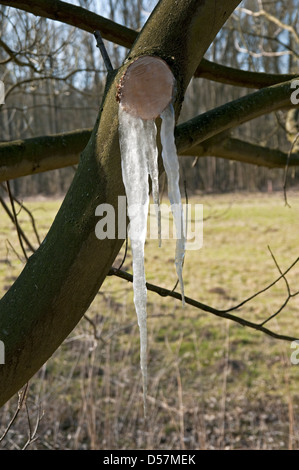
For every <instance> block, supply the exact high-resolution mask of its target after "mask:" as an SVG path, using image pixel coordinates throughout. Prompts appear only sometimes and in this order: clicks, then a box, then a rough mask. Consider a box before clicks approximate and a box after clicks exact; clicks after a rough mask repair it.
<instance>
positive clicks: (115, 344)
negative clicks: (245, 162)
mask: <svg viewBox="0 0 299 470" xmlns="http://www.w3.org/2000/svg"><path fill="white" fill-rule="evenodd" d="M60 202H61V201H35V202H34V201H28V202H27V203H26V207H28V208H29V209H30V210H31V211H32V214H33V215H34V217H35V219H36V223H37V226H38V230H39V233H40V235H41V238H42V237H43V236H44V235H45V234H46V232H47V230H48V228H49V226H50V224H51V222H52V220H53V218H54V217H55V214H56V212H57V210H58V208H59V205H60ZM189 202H191V203H193V204H194V203H201V204H203V206H204V218H205V221H204V244H203V247H202V249H201V250H198V251H188V252H187V253H186V259H185V265H184V280H185V287H186V295H187V296H189V297H193V298H195V299H197V300H199V301H201V302H203V303H205V304H208V305H211V306H213V307H216V308H218V309H226V308H230V307H232V306H234V305H237V304H238V303H239V302H240V301H242V300H243V299H245V298H247V297H249V296H251V295H252V294H254V293H255V292H257V291H258V290H260V289H262V288H264V287H265V286H267V285H268V284H270V283H271V282H272V281H273V280H274V279H276V278H277V277H278V276H279V272H278V269H277V267H276V266H275V263H274V261H273V259H272V257H271V255H270V252H269V250H268V246H270V248H271V250H272V251H273V253H274V255H275V258H276V260H277V262H278V264H279V267H280V269H282V270H285V269H287V267H288V266H289V265H290V264H291V263H292V262H293V261H294V260H295V259H296V258H297V257H298V248H297V246H298V233H299V211H298V209H299V198H298V197H297V195H296V194H291V195H290V196H289V203H290V205H291V207H290V208H289V207H286V206H285V205H284V201H283V197H282V195H281V194H270V195H253V194H245V195H238V194H233V195H232V194H229V195H217V196H200V197H197V198H195V197H193V198H191V201H189ZM0 220H1V221H0V287H1V290H2V292H3V293H4V292H5V290H7V289H8V288H9V286H10V285H11V283H12V282H13V280H14V279H15V278H16V276H17V275H18V274H19V272H20V271H21V269H22V267H23V263H22V261H21V260H20V259H22V253H21V250H20V247H19V245H18V240H17V236H16V233H15V230H14V229H13V227H12V224H11V222H10V221H9V220H8V218H7V217H6V215H4V214H1V219H0ZM19 221H20V224H21V226H22V228H23V230H24V231H25V232H26V233H27V234H28V236H30V240H31V241H32V243H34V244H35V246H37V243H36V240H35V239H34V235H33V233H32V227H31V224H30V220H29V219H28V216H27V215H26V213H25V212H24V211H23V210H22V211H21V212H20V213H19ZM8 241H9V242H8ZM174 252H175V242H174V240H163V244H162V248H158V243H157V240H148V241H147V243H146V272H147V279H148V281H149V282H151V283H154V284H158V285H161V286H163V287H166V288H168V289H172V288H173V286H174V285H175V282H176V273H175V268H174V263H173V261H174ZM122 253H123V250H122ZM122 253H120V254H119V256H118V258H117V260H116V262H115V265H116V266H118V265H119V263H120V261H121V259H122ZM131 266H132V258H131V253H130V251H129V253H128V255H127V258H126V261H125V264H124V267H125V269H127V270H128V271H130V272H131ZM298 274H299V266H295V267H294V268H293V270H292V271H291V272H290V273H289V274H288V280H289V283H290V286H291V290H292V292H295V291H296V290H298V281H297V279H298ZM285 298H286V285H285V282H284V280H281V281H279V282H278V283H277V284H276V285H275V286H274V287H273V288H271V290H269V291H267V292H265V293H264V294H262V295H260V296H258V297H256V298H255V299H253V300H252V301H251V302H249V303H247V304H246V305H245V306H244V307H243V308H242V309H239V310H237V311H236V312H234V313H235V314H237V315H239V316H241V317H242V318H246V319H248V320H250V321H262V320H264V319H266V318H268V317H269V316H270V315H271V314H272V313H273V312H275V311H276V310H277V309H278V308H279V307H280V306H281V304H282V303H283V301H284V299H285ZM298 310H299V296H298V297H294V298H293V299H292V300H291V301H290V303H289V304H288V305H287V306H286V308H285V309H284V310H283V311H282V312H281V313H280V314H279V316H277V317H276V318H275V319H273V320H272V321H271V322H269V323H268V325H267V326H268V327H269V328H271V329H272V330H273V331H276V332H279V333H283V334H289V335H294V336H296V335H297V336H299V316H298ZM87 314H88V316H89V317H90V318H91V319H92V320H93V321H94V323H95V324H96V326H97V331H98V336H99V339H97V340H96V339H95V338H94V334H93V333H94V332H93V328H92V326H91V325H90V323H88V322H87V320H86V319H84V318H83V319H82V320H81V322H80V323H79V325H78V326H77V327H76V329H75V330H74V331H73V332H72V334H71V335H70V336H69V337H68V338H67V339H66V341H65V342H64V344H63V345H62V346H61V347H60V348H59V350H58V351H56V353H55V354H54V355H53V357H52V358H51V359H50V360H49V361H48V362H47V364H46V365H45V366H44V367H43V368H42V369H41V371H39V373H38V374H36V376H35V377H34V378H33V379H32V380H31V382H30V389H29V395H28V400H27V402H28V408H29V415H30V419H31V421H32V425H34V424H35V422H36V419H37V412H38V409H41V410H42V411H43V412H44V416H43V418H42V420H41V421H40V423H39V426H38V436H39V438H38V439H37V440H36V441H35V442H34V443H32V444H31V448H33V449H44V448H50V449H105V448H106V449H113V448H115V449H122V448H123V449H125V448H127V449H132V448H154V449H183V448H186V449H199V448H206V449H221V448H226V449H245V448H249V449H256V448H257V449H264V448H265V449H287V448H291V447H292V448H296V449H298V448H299V440H298V431H299V416H298V410H299V392H298V380H299V365H298V366H296V365H292V364H291V362H290V355H291V353H292V352H293V350H292V349H291V348H290V344H289V343H286V342H282V341H278V340H275V339H273V338H270V337H268V336H266V335H264V334H262V333H261V332H257V331H254V330H249V329H248V328H244V327H242V326H240V325H238V324H236V323H233V322H229V321H227V320H224V319H220V318H218V317H215V316H213V315H211V314H208V313H205V312H202V311H200V310H198V309H195V308H193V307H190V306H186V307H185V308H182V306H181V304H180V303H179V302H178V301H177V300H175V299H172V298H165V297H159V296H158V295H157V294H154V293H152V292H149V293H148V341H149V354H148V367H149V418H148V421H147V422H144V418H143V410H142V390H141V374H140V369H139V332H138V327H137V323H136V318H135V315H136V314H135V310H134V306H133V293H132V285H131V284H130V283H128V282H126V281H122V280H120V279H119V278H116V277H107V279H106V280H105V282H104V284H103V286H102V288H101V291H100V292H99V294H98V295H97V296H96V298H95V300H94V302H93V303H92V305H91V307H90V309H89V311H88V312H87ZM16 403H17V397H14V398H13V399H12V400H11V401H10V402H9V403H8V404H7V405H5V407H3V409H2V410H1V412H0V429H2V430H4V429H5V427H6V425H7V423H8V422H9V419H10V417H11V416H12V414H13V413H14V410H15V407H16ZM182 423H183V425H182ZM27 434H28V422H27V416H26V413H25V411H23V412H21V413H20V415H19V417H18V420H17V421H16V422H15V423H14V425H13V426H12V428H11V429H10V431H9V433H8V435H7V437H6V438H5V439H4V440H3V441H2V443H1V444H0V445H1V446H2V448H6V449H10V448H14V447H16V448H18V447H22V446H23V445H24V443H25V442H26V440H27Z"/></svg>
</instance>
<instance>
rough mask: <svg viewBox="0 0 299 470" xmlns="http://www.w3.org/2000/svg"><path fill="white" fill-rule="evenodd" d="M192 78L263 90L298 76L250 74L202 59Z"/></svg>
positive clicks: (290, 74)
mask: <svg viewBox="0 0 299 470" xmlns="http://www.w3.org/2000/svg"><path fill="white" fill-rule="evenodd" d="M194 77H196V78H206V79H208V80H213V81H215V82H220V83H226V84H227V85H234V86H240V87H246V88H265V87H269V86H272V85H276V84H277V83H282V82H286V81H289V80H293V79H295V78H298V74H295V73H293V74H292V73H289V74H287V73H286V74H279V73H273V74H272V73H263V72H250V71H246V70H240V69H235V68H233V67H227V66H225V65H220V64H216V63H215V62H210V61H209V60H206V59H203V60H202V61H201V63H200V64H199V66H198V68H197V69H196V71H195V74H194Z"/></svg>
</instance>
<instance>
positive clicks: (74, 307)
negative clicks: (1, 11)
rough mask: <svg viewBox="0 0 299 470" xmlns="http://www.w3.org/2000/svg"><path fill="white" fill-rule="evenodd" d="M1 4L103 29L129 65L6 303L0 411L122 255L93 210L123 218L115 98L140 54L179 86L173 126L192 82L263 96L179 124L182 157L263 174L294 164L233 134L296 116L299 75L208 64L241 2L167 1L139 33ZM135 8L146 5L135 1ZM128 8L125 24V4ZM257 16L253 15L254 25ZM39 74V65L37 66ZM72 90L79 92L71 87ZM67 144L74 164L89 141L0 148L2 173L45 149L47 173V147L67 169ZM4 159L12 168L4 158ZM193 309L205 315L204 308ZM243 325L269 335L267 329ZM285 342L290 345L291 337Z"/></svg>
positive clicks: (42, 0) (110, 84) (1, 326)
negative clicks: (103, 234)
mask: <svg viewBox="0 0 299 470" xmlns="http://www.w3.org/2000/svg"><path fill="white" fill-rule="evenodd" d="M0 3H1V4H2V5H10V6H14V7H15V8H19V9H22V10H25V11H27V12H31V13H34V14H35V15H39V16H41V17H43V18H48V19H56V20H57V19H58V20H59V21H61V22H62V23H66V24H68V25H71V26H74V27H78V28H81V29H82V30H84V31H87V32H89V33H91V32H93V30H94V29H100V30H101V32H102V35H103V37H104V38H106V39H108V40H112V41H113V42H115V43H117V44H119V45H121V46H125V47H127V48H131V49H130V50H129V52H128V55H127V57H126V61H125V62H124V63H123V64H122V65H121V66H120V67H119V68H118V69H115V70H114V71H112V72H110V73H109V74H108V77H107V83H106V87H105V91H104V96H103V100H102V103H101V105H100V110H99V114H98V116H97V119H96V122H95V125H94V128H93V130H92V131H86V132H87V134H88V136H87V134H86V133H85V134H84V136H85V138H87V137H89V135H90V138H89V141H88V143H87V146H86V147H85V148H84V150H83V153H82V158H81V159H80V163H79V167H78V170H77V172H76V174H75V177H74V180H73V182H72V185H71V187H70V189H69V191H68V193H67V195H66V197H65V199H64V202H63V204H62V207H61V209H60V210H59V212H58V214H57V216H56V219H55V221H54V223H53V225H52V227H51V229H50V231H49V233H48V235H47V236H46V238H45V240H44V241H43V243H42V244H41V246H40V248H39V249H38V250H37V251H36V252H35V253H34V255H32V256H31V257H30V258H29V260H28V262H27V264H26V266H25V268H24V270H23V272H22V273H21V275H20V276H19V278H18V279H17V280H16V282H15V283H14V284H13V286H12V287H11V289H10V290H9V291H8V292H7V293H6V295H5V296H4V297H3V299H2V300H1V303H0V309H1V316H0V332H1V335H2V336H1V338H3V341H4V342H5V348H6V365H5V367H2V368H1V369H0V379H1V380H0V404H3V403H5V401H7V400H8V399H9V398H10V397H11V396H12V395H13V394H14V393H15V392H16V391H17V390H19V389H20V387H21V386H22V385H23V384H24V383H26V382H27V381H28V379H29V378H30V377H31V376H32V375H33V374H34V373H35V372H36V371H37V370H38V369H39V368H40V367H41V366H42V364H43V363H44V362H45V361H46V360H47V359H48V358H49V357H50V356H51V355H52V353H53V352H54V351H55V350H56V349H57V348H58V347H59V345H60V344H61V343H62V341H63V340H64V339H65V337H66V336H67V335H68V334H69V332H70V331H71V330H72V329H73V328H74V326H75V325H76V324H77V322H78V321H79V320H80V318H81V317H82V316H83V315H84V313H85V311H86V309H87V308H88V306H89V305H90V303H91V302H92V300H93V298H94V296H95V295H96V293H97V291H98V289H99V288H100V286H101V284H102V283H103V281H104V279H105V277H106V276H107V274H108V273H109V272H110V269H111V265H112V263H113V261H114V259H115V257H116V255H117V254H118V252H119V250H120V248H121V245H122V240H117V239H116V240H110V239H105V240H103V241H101V242H99V240H98V239H97V238H96V236H95V233H94V213H95V208H96V206H98V205H99V204H101V203H109V204H112V205H113V206H114V207H115V208H116V211H117V198H118V196H119V195H121V194H124V188H123V185H122V178H121V165H120V153H119V144H118V123H117V109H118V108H117V106H118V105H117V102H116V99H115V90H116V86H117V85H118V84H119V81H120V78H121V77H122V75H123V74H124V72H125V71H126V69H127V67H128V65H129V64H130V63H131V62H132V61H133V60H135V59H137V58H138V57H140V56H142V55H154V56H158V57H161V58H163V59H164V60H165V61H166V62H167V63H168V65H169V67H170V68H171V70H172V72H173V74H174V76H175V78H176V81H177V93H176V100H175V112H176V117H177V119H178V117H179V114H180V111H181V107H182V103H183V100H184V96H185V93H186V89H187V87H188V84H189V83H190V80H191V79H192V77H193V76H195V77H205V78H209V79H211V80H216V81H221V82H224V83H226V84H234V85H238V86H247V87H250V88H262V89H261V90H258V91H255V92H253V93H249V94H246V95H245V96H242V97H239V98H236V99H234V100H232V101H231V102H228V103H225V104H222V105H221V106H218V107H216V108H214V109H211V110H209V111H207V112H205V113H203V114H200V115H197V116H195V117H194V118H192V119H190V120H188V121H187V122H184V123H182V124H180V125H178V126H177V128H176V144H177V148H178V151H179V153H180V154H181V155H193V156H200V155H210V154H213V155H216V156H220V157H222V158H227V159H236V160H237V159H242V161H246V162H249V163H254V164H258V165H267V166H284V165H285V164H286V162H287V160H288V158H287V157H288V156H287V154H286V153H284V152H281V151H277V152H273V151H272V150H271V149H269V148H267V147H263V146H261V145H257V144H256V145H253V144H252V143H249V142H246V141H245V140H240V139H233V138H232V137H231V136H230V135H229V134H228V131H230V130H231V129H233V128H235V127H237V126H239V125H241V124H243V123H246V122H248V121H251V120H252V119H255V118H258V117H260V116H263V115H265V114H267V113H270V112H275V111H278V110H280V109H284V108H290V107H292V103H291V102H290V95H291V84H292V79H293V78H295V77H296V74H288V75H281V74H279V73H276V74H268V73H262V74H261V73H258V72H255V71H249V72H246V71H242V72H240V71H239V70H237V69H234V68H231V67H225V66H222V65H219V64H215V63H213V62H209V61H207V60H204V59H203V56H204V54H205V52H206V51H207V49H208V48H209V46H210V45H211V43H212V42H213V40H214V38H215V36H216V35H217V33H218V31H219V30H220V28H221V27H222V26H223V24H224V23H225V21H226V20H227V19H228V18H229V17H230V15H231V14H232V13H233V11H234V10H235V8H236V7H237V6H238V4H239V3H240V2H239V0H225V1H223V2H219V3H217V6H216V4H215V3H214V2H205V1H202V0H186V1H184V2H179V3H177V5H176V8H175V9H174V8H173V2H172V1H171V0H161V1H160V2H159V3H158V5H157V7H156V8H155V10H154V11H153V13H152V14H151V16H150V18H149V20H148V21H147V23H146V25H145V26H144V27H143V28H142V30H141V31H140V33H139V34H138V33H137V32H136V31H134V30H131V29H128V28H127V27H123V26H121V25H118V24H116V23H114V22H113V21H108V20H106V19H104V18H103V17H101V16H99V15H97V14H95V13H92V12H90V11H88V10H86V9H84V8H83V7H76V6H74V5H70V4H67V3H64V2H60V1H57V2H55V4H53V2H51V1H49V0H39V1H37V0H33V1H24V0H23V1H18V0H12V1H9V2H8V1H7V2H6V1H0ZM85 3H86V2H82V5H83V4H84V6H85ZM138 5H139V6H140V5H141V2H137V6H138ZM123 8H124V10H123V12H124V15H126V10H125V8H126V2H125V1H124V2H123ZM137 11H138V10H137ZM252 17H253V15H252V14H250V15H249V18H252ZM136 18H137V19H136ZM136 18H135V20H134V21H135V22H134V25H135V26H136V27H138V24H139V22H140V17H138V15H137V17H136ZM270 20H271V18H270ZM278 26H279V25H278ZM292 31H293V30H292ZM134 41H135V42H134ZM8 47H9V46H8ZM8 47H7V48H6V53H7V54H8V56H9V58H11V60H13V57H12V56H15V54H14V53H9V50H8ZM88 47H90V44H88ZM249 50H250V49H249V48H248V51H249ZM49 53H50V51H49ZM215 57H216V56H215ZM9 60H10V59H9ZM22 60H27V62H28V67H30V65H29V63H31V62H32V61H30V56H28V57H24V58H22ZM46 63H47V62H45V64H46ZM48 64H50V62H48ZM41 65H43V64H39V66H41ZM76 65H77V64H76ZM34 67H35V65H34ZM30 68H32V67H30ZM50 68H51V73H50V74H49V75H47V79H49V80H54V79H56V80H57V79H58V80H61V81H62V82H65V81H66V80H67V79H69V78H71V76H73V75H74V73H75V72H76V71H77V70H78V68H75V70H74V73H72V72H69V74H66V75H63V76H60V77H59V78H57V75H56V74H55V75H53V70H54V71H56V69H57V66H55V64H54V62H53V61H52V62H51V64H50ZM34 77H35V76H34ZM43 79H44V77H43ZM34 80H37V78H34ZM21 81H22V80H21ZM21 81H19V84H20V83H21ZM31 81H32V80H31ZM49 83H51V81H50V82H49ZM12 86H14V85H12ZM71 86H72V87H75V85H74V83H71ZM10 93H12V90H11V91H10ZM51 94H53V93H51V92H50V93H49V95H50V96H51ZM50 104H51V107H52V109H53V110H54V111H53V112H54V114H55V112H57V106H56V104H55V100H54V98H53V101H52V102H51V103H50ZM54 119H55V117H54ZM10 137H11V136H10ZM64 138H67V139H68V140H67V142H68V145H70V146H73V147H72V152H71V153H72V154H73V157H72V160H71V161H70V160H69V161H68V162H67V164H70V163H75V162H77V161H78V154H79V153H80V151H81V150H82V148H83V147H84V145H85V143H86V140H87V139H86V140H84V142H82V143H81V144H80V143H79V142H78V140H76V139H78V133H73V134H72V135H68V136H65V135H64V136H61V135H60V136H56V137H52V138H51V139H52V140H51V141H49V140H47V138H45V140H41V139H34V141H31V142H30V141H26V142H22V144H19V146H18V144H17V142H10V143H3V144H2V146H3V147H2V149H3V148H4V151H2V152H1V148H0V165H3V166H4V165H5V166H6V167H7V166H8V167H10V168H8V170H7V169H5V171H6V172H7V171H8V174H7V173H6V174H5V171H4V174H3V175H2V179H7V178H13V177H14V176H16V175H17V176H20V174H21V173H22V171H24V173H23V174H28V173H30V172H31V171H33V165H32V163H29V165H28V164H27V165H25V166H26V170H21V171H20V166H21V163H17V164H16V166H15V168H13V166H14V164H13V163H12V162H13V161H14V159H19V160H17V161H18V162H22V161H23V159H24V158H25V157H24V155H25V154H24V153H23V151H24V152H26V151H27V155H28V154H32V145H33V146H34V145H37V146H39V149H41V150H42V153H40V154H39V157H36V158H37V160H36V161H37V162H38V163H40V164H41V168H42V170H43V171H45V170H47V169H49V168H50V166H51V164H49V163H47V164H46V163H45V160H46V158H45V153H46V151H45V152H44V151H43V150H44V149H45V147H46V146H47V144H48V142H50V143H51V147H50V154H52V155H53V159H52V161H53V163H52V168H57V167H58V166H64V165H65V164H66V163H65V162H64V163H63V162H62V160H63V158H60V157H61V156H62V157H63V156H65V155H69V153H70V152H69V151H68V150H66V151H65V150H63V147H65V145H64ZM20 146H22V149H21V151H20ZM30 146H31V147H30ZM23 149H24V150H23ZM8 151H10V156H11V160H10V161H8V160H7V158H6V156H5V155H6V153H7V152H8ZM47 151H48V150H47ZM48 155H49V153H48ZM298 161H299V159H298V156H296V155H294V156H292V157H291V158H290V159H289V164H293V165H297V164H298ZM280 278H283V279H285V273H280ZM161 295H165V293H162V294H161ZM291 297H292V295H290V296H288V299H287V301H288V300H289V299H290V298H291ZM287 301H286V302H287ZM197 307H199V308H204V306H203V304H201V305H197ZM212 313H215V314H219V315H220V316H221V312H217V311H215V310H214V312H212ZM276 314H277V313H276V312H275V315H276ZM222 316H224V317H226V318H230V319H232V320H235V319H234V318H232V316H231V314H230V313H229V312H228V311H227V312H224V313H223V312H222ZM266 321H268V319H267V320H266ZM266 321H265V322H266ZM249 323H250V322H249ZM247 326H249V327H252V328H254V329H257V330H261V331H264V332H265V333H268V334H271V331H270V332H269V330H267V329H266V328H265V327H264V324H263V325H255V324H251V325H250V324H247ZM265 330H266V331H265ZM272 335H273V334H272ZM282 338H283V339H288V340H291V339H293V338H290V337H286V336H283V337H282Z"/></svg>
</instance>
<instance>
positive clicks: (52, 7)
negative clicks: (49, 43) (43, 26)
mask: <svg viewBox="0 0 299 470" xmlns="http://www.w3.org/2000/svg"><path fill="white" fill-rule="evenodd" d="M0 4H2V5H7V6H9V7H14V8H18V9H20V10H24V11H27V12H28V13H32V14H33V15H36V16H42V17H44V18H49V19H51V20H55V21H60V22H62V23H65V24H69V25H71V26H76V27H77V28H80V29H83V30H84V31H87V32H88V33H93V32H94V31H95V30H96V29H99V30H100V31H101V34H102V36H103V38H104V39H107V40H108V41H112V42H116V43H117V44H119V45H120V46H124V47H127V48H130V47H131V46H132V44H133V42H134V41H135V39H136V36H137V34H138V33H137V32H136V31H133V30H132V29H129V28H126V27H125V26H121V25H119V24H117V23H115V22H114V21H111V20H108V19H107V18H104V17H103V16H100V15H97V14H96V13H93V12H91V11H88V10H86V9H85V8H82V7H77V6H75V5H71V4H70V3H67V2H62V1H60V0H6V1H5V0H1V1H0Z"/></svg>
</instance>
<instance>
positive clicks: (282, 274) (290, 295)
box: [260, 246, 299, 326]
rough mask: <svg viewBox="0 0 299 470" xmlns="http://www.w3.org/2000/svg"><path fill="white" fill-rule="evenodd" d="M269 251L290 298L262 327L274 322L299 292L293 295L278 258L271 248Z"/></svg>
mask: <svg viewBox="0 0 299 470" xmlns="http://www.w3.org/2000/svg"><path fill="white" fill-rule="evenodd" d="M268 250H269V251H270V254H271V256H272V259H273V261H274V263H275V266H276V267H277V269H278V271H279V273H280V274H281V277H282V279H283V280H284V281H285V284H286V288H287V291H288V296H287V298H286V300H285V301H284V302H283V304H282V305H281V306H280V307H279V309H278V310H277V311H276V312H274V313H273V314H272V315H270V317H269V318H267V319H266V320H264V321H263V322H262V323H261V324H260V325H261V326H264V325H265V324H266V323H268V322H269V321H270V320H272V319H273V318H275V317H276V316H277V315H278V314H279V313H280V312H281V311H282V310H283V309H284V308H285V307H286V305H287V304H288V303H289V301H290V300H291V299H292V298H293V297H296V296H297V295H298V294H299V292H295V293H294V294H292V293H291V289H290V285H289V281H288V280H287V278H286V277H285V274H284V273H283V272H282V271H281V269H280V266H279V264H278V262H277V261H276V258H275V256H274V254H273V253H272V251H271V248H270V247H269V246H268Z"/></svg>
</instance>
